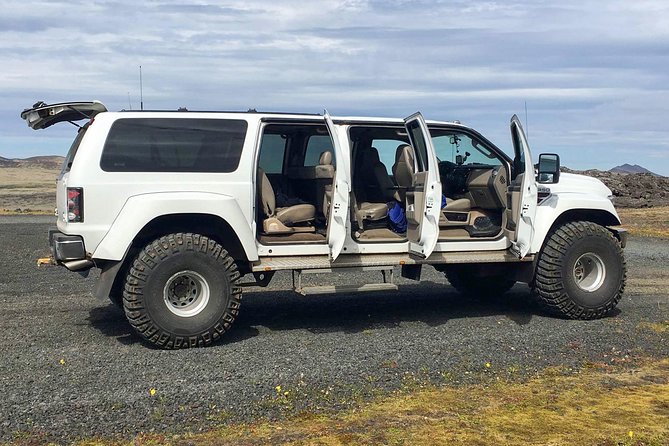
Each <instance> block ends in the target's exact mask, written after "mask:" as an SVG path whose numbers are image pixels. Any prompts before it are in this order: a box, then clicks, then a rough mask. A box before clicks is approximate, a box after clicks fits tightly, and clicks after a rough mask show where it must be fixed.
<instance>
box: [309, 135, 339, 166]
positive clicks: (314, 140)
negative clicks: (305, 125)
mask: <svg viewBox="0 0 669 446" xmlns="http://www.w3.org/2000/svg"><path fill="white" fill-rule="evenodd" d="M327 151H329V152H331V153H332V155H334V148H333V147H332V138H330V135H313V136H310V137H309V141H308V142H307V151H306V153H305V155H304V165H305V166H318V164H319V163H320V159H321V153H323V152H327ZM333 159H334V157H333Z"/></svg>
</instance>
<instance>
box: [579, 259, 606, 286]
mask: <svg viewBox="0 0 669 446" xmlns="http://www.w3.org/2000/svg"><path fill="white" fill-rule="evenodd" d="M605 278H606V267H605V266H604V261H603V260H602V258H601V257H599V256H598V255H597V254H595V253H592V252H587V253H585V254H583V255H581V256H580V257H579V258H578V259H576V263H574V281H575V282H576V285H578V287H579V288H580V289H582V290H583V291H587V292H590V293H591V292H593V291H597V290H598V289H599V288H600V287H601V286H602V284H603V283H604V279H605Z"/></svg>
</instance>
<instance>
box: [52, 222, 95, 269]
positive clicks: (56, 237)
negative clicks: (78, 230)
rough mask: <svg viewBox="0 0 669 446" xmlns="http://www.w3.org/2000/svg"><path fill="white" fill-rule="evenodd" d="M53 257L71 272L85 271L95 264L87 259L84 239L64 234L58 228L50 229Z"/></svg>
mask: <svg viewBox="0 0 669 446" xmlns="http://www.w3.org/2000/svg"><path fill="white" fill-rule="evenodd" d="M49 246H50V247H51V255H52V256H53V258H54V260H55V261H56V263H57V264H59V265H63V266H64V267H66V268H67V269H69V270H70V271H84V270H88V269H90V268H92V267H93V266H94V265H95V264H94V263H93V261H92V260H91V259H89V258H87V257H86V247H85V246H84V239H83V238H82V237H81V236H78V235H67V234H63V233H62V232H60V231H59V230H58V228H56V227H51V228H49Z"/></svg>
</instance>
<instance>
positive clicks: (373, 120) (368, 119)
mask: <svg viewBox="0 0 669 446" xmlns="http://www.w3.org/2000/svg"><path fill="white" fill-rule="evenodd" d="M108 113H114V112H108ZM116 113H123V114H126V113H161V114H162V113H166V114H177V113H178V114H182V113H183V114H211V113H215V114H225V115H239V116H240V117H241V116H244V115H249V114H252V115H257V116H259V117H260V119H267V120H273V119H277V120H314V121H316V120H317V121H320V120H322V119H323V115H322V114H320V113H296V112H266V111H258V110H255V109H249V110H247V111H234V110H186V109H179V110H121V111H119V112H116ZM332 120H333V121H334V122H336V123H339V124H346V123H351V124H353V123H355V124H363V123H364V124H386V123H393V124H404V120H403V119H401V118H391V117H380V116H332ZM426 122H427V124H428V125H452V126H459V127H464V128H469V127H468V126H466V125H463V124H462V123H461V122H460V121H436V120H426Z"/></svg>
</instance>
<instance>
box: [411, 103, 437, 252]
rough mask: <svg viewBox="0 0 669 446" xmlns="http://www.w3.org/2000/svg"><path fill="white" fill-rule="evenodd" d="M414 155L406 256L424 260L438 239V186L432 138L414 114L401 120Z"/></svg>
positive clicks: (419, 116)
mask: <svg viewBox="0 0 669 446" xmlns="http://www.w3.org/2000/svg"><path fill="white" fill-rule="evenodd" d="M404 126H405V127H406V129H407V133H408V134H409V140H410V141H411V146H412V147H413V149H414V150H413V152H414V154H415V160H414V167H415V171H414V174H413V182H412V187H411V188H410V189H408V190H407V193H406V203H405V204H406V218H407V239H408V240H409V254H411V255H414V256H418V257H420V258H427V257H429V256H430V254H432V251H433V250H434V247H435V246H436V244H437V240H438V239H439V213H440V211H441V183H440V182H439V165H438V161H437V155H436V154H435V152H434V146H433V145H432V137H431V136H430V131H429V130H428V128H427V124H426V123H425V119H423V115H421V114H420V113H415V114H413V115H411V116H409V117H408V118H406V119H405V120H404Z"/></svg>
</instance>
